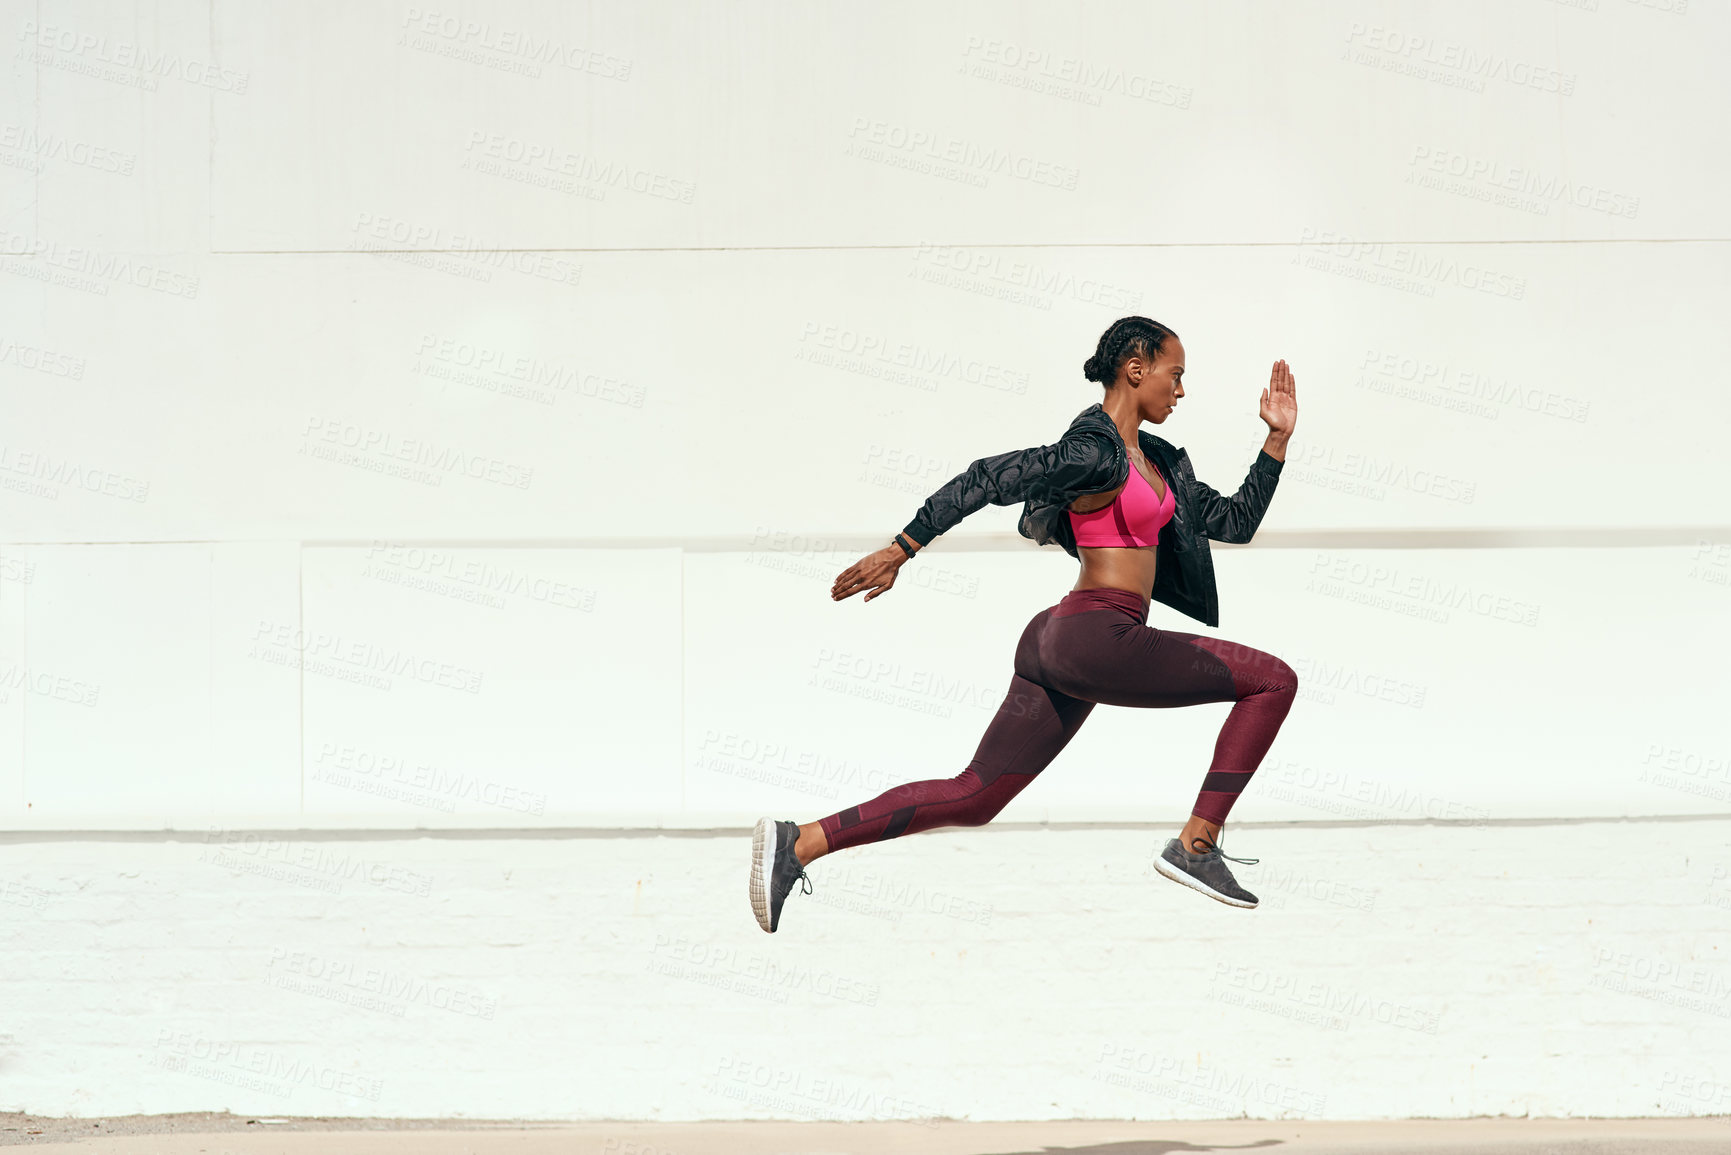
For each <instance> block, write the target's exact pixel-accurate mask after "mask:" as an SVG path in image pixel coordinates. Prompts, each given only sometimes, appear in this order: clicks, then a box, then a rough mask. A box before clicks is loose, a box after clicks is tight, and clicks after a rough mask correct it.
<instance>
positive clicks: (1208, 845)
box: [1190, 837, 1262, 866]
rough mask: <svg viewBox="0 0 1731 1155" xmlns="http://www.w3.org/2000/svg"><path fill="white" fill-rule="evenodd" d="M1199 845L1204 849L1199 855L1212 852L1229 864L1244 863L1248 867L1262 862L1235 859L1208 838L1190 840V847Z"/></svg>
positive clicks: (1252, 859) (1255, 859)
mask: <svg viewBox="0 0 1731 1155" xmlns="http://www.w3.org/2000/svg"><path fill="white" fill-rule="evenodd" d="M1199 843H1200V844H1201V846H1202V849H1201V851H1199V852H1198V853H1201V854H1208V853H1210V852H1212V853H1214V854H1218V855H1219V856H1220V857H1222V858H1224V859H1225V860H1226V861H1228V862H1242V863H1243V864H1245V865H1246V866H1254V865H1255V864H1256V863H1258V862H1261V861H1262V860H1261V859H1260V858H1234V857H1232V856H1231V855H1230V854H1228V853H1226V852H1225V851H1224V850H1222V849H1220V844H1219V843H1218V842H1211V841H1210V840H1209V839H1208V838H1207V837H1202V838H1192V839H1191V840H1190V845H1191V846H1192V847H1195V846H1196V845H1197V844H1199Z"/></svg>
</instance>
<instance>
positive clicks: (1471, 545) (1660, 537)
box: [0, 525, 1731, 554]
mask: <svg viewBox="0 0 1731 1155" xmlns="http://www.w3.org/2000/svg"><path fill="white" fill-rule="evenodd" d="M778 532H781V531H778ZM785 533H786V535H787V536H788V537H790V538H792V537H808V538H813V539H816V540H819V541H822V542H824V543H826V544H828V545H830V546H832V547H833V548H834V549H840V550H849V549H862V548H867V549H876V548H877V547H878V545H879V544H881V542H880V539H879V536H880V535H877V534H871V533H855V534H840V533H834V532H831V531H828V530H817V529H814V530H809V531H808V530H787V531H785ZM1703 540H1706V541H1731V526H1720V525H1694V526H1668V527H1667V526H1624V527H1602V528H1596V527H1581V528H1576V529H1570V528H1516V529H1264V530H1261V531H1259V532H1258V533H1257V535H1256V539H1255V540H1254V541H1252V542H1248V543H1243V544H1234V543H1229V542H1220V541H1212V540H1211V541H1210V542H1209V546H1210V548H1213V549H1313V548H1316V547H1319V546H1333V547H1339V548H1352V547H1357V548H1361V549H1555V548H1579V549H1604V548H1625V547H1664V546H1679V545H1698V544H1700V543H1701V542H1702V541H1703ZM249 544H274V545H298V546H301V547H303V548H308V549H406V548H416V549H683V550H686V551H687V552H691V553H791V554H800V553H806V552H808V551H806V550H802V549H773V548H767V547H764V546H761V545H756V544H754V538H753V537H751V536H748V535H745V534H740V535H737V536H735V535H718V536H715V537H589V538H581V537H563V538H408V537H403V538H392V539H390V540H384V539H381V538H336V537H332V538H280V537H259V538H252V537H246V538H242V537H229V538H163V539H158V540H145V539H136V540H125V541H118V540H117V541H6V542H0V549H5V548H8V547H17V546H62V545H129V546H130V545H249ZM933 544H934V545H936V544H938V543H937V542H936V541H934V543H933ZM942 546H943V549H944V550H945V551H946V552H948V551H951V550H965V551H968V552H974V553H994V552H1008V551H1010V550H1015V551H1022V550H1037V549H1039V548H1041V547H1039V546H1036V545H1034V544H1033V543H1032V542H1030V541H1029V540H1028V539H1026V538H1024V537H1022V536H1021V535H1020V534H1018V533H1009V532H1004V533H975V534H968V535H965V536H948V537H946V538H944V540H943V542H942ZM926 548H928V549H929V548H932V546H928V547H926Z"/></svg>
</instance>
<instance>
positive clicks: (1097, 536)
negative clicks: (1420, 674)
mask: <svg viewBox="0 0 1731 1155" xmlns="http://www.w3.org/2000/svg"><path fill="white" fill-rule="evenodd" d="M1082 372H1083V375H1084V376H1086V377H1087V379H1088V380H1090V381H1097V382H1099V383H1100V384H1101V385H1103V386H1105V395H1104V396H1103V397H1102V399H1101V400H1100V401H1099V402H1098V403H1096V404H1094V405H1090V406H1089V407H1088V408H1087V409H1084V410H1083V411H1082V412H1081V413H1079V414H1077V415H1076V418H1075V419H1074V420H1073V421H1072V422H1071V424H1070V428H1069V430H1068V431H1067V432H1066V433H1065V434H1064V436H1063V437H1062V438H1061V439H1060V440H1058V441H1057V442H1055V443H1054V444H1052V445H1044V446H1039V447H1037V448H1034V449H1023V450H1014V451H1011V452H1008V453H1001V454H998V455H996V456H994V457H983V458H980V459H979V460H977V461H974V462H972V463H971V464H970V465H969V466H968V468H967V469H966V470H964V471H963V472H962V473H960V474H958V475H957V476H956V477H955V478H953V479H952V480H951V481H949V482H948V483H947V484H945V485H944V486H943V488H941V489H939V490H938V491H937V492H936V493H934V494H932V495H931V497H929V498H927V499H926V503H925V504H924V505H923V506H921V508H920V510H919V512H918V513H917V514H915V516H914V518H913V520H912V521H910V522H908V524H907V527H906V528H905V529H903V530H902V531H901V532H900V533H898V534H897V535H896V536H895V538H894V539H892V543H891V544H890V545H888V546H886V547H885V548H883V549H880V550H878V551H877V552H876V553H873V554H870V555H868V556H867V557H864V558H861V559H860V560H859V561H858V562H857V563H855V564H854V565H851V566H849V567H848V568H847V569H846V570H844V571H843V572H842V574H841V576H840V577H838V578H836V581H835V585H834V586H833V587H832V588H831V590H830V596H831V597H832V598H834V599H835V600H837V601H840V600H842V599H844V598H849V597H852V596H853V595H854V594H856V593H859V592H860V591H861V590H866V591H868V592H867V593H866V596H865V600H866V601H868V602H869V601H871V600H872V599H873V598H874V597H876V596H877V595H879V594H881V593H883V592H884V591H886V590H889V589H891V588H893V587H894V585H895V580H896V573H897V571H898V570H900V569H901V567H902V566H903V565H905V564H906V563H907V561H908V559H909V558H911V557H913V555H914V554H915V553H916V552H918V551H919V550H920V549H922V548H924V547H925V546H926V545H927V544H928V543H930V541H931V540H932V539H933V538H934V537H936V536H937V535H938V534H940V533H943V532H945V531H946V530H948V529H950V528H952V527H954V526H955V525H956V524H958V523H959V522H961V520H962V519H963V518H964V517H966V516H967V515H968V514H970V513H973V512H974V511H976V510H978V509H981V508H983V507H984V506H985V505H986V504H987V503H991V504H993V505H1012V504H1014V503H1015V502H1017V501H1022V502H1024V503H1025V505H1024V508H1023V512H1022V517H1021V521H1020V523H1019V524H1018V530H1019V532H1021V534H1022V535H1023V536H1024V537H1028V538H1031V539H1032V540H1034V541H1035V542H1037V543H1039V544H1041V545H1044V544H1047V543H1048V542H1052V541H1056V542H1058V543H1059V544H1060V545H1062V546H1063V547H1064V549H1065V550H1066V551H1067V552H1068V553H1070V555H1071V556H1073V557H1078V558H1079V559H1080V561H1081V563H1082V572H1081V574H1080V576H1079V577H1078V578H1077V579H1076V584H1075V586H1073V587H1072V588H1071V590H1070V592H1069V593H1068V594H1066V595H1065V596H1064V597H1063V599H1062V600H1060V601H1059V602H1058V603H1057V604H1056V605H1054V606H1049V607H1047V608H1046V609H1043V610H1041V611H1040V612H1039V613H1037V614H1035V615H1034V617H1033V620H1032V621H1030V622H1029V623H1028V625H1027V628H1026V629H1024V630H1023V631H1022V637H1021V640H1020V641H1019V642H1018V643H1017V645H1016V657H1015V676H1014V678H1012V680H1011V682H1010V691H1009V693H1008V694H1007V695H1006V696H1005V698H1004V702H1003V704H1002V705H1001V706H999V708H998V712H997V714H996V716H995V717H994V718H993V719H992V722H991V724H990V725H989V726H987V728H986V733H985V736H984V737H983V738H981V739H980V744H979V748H978V750H977V751H976V752H975V754H974V759H973V761H972V762H970V763H968V766H967V769H965V770H963V771H962V772H961V773H960V774H958V775H957V776H956V777H954V778H945V779H934V780H930V781H925V782H909V783H905V784H903V785H901V786H896V787H892V788H891V789H889V790H886V791H885V792H884V793H883V794H880V795H879V796H878V797H876V798H874V799H872V800H871V801H869V802H865V803H862V804H860V805H858V806H853V807H849V808H848V809H846V810H842V811H839V812H838V813H835V814H831V815H829V816H828V817H827V818H822V819H819V820H818V821H816V822H808V823H805V824H804V825H800V824H798V823H795V822H791V821H782V822H777V821H774V820H773V819H769V818H763V819H760V820H759V821H758V824H757V829H756V832H755V834H754V835H753V839H752V862H751V904H752V909H753V911H754V912H755V913H756V915H757V920H758V924H759V925H760V926H762V927H763V929H764V930H766V931H771V932H773V931H774V930H775V929H776V927H777V926H778V925H779V924H780V921H781V908H782V904H783V902H784V900H785V899H786V897H787V895H788V892H789V891H790V890H791V889H792V888H793V884H794V883H795V882H802V883H804V889H805V892H806V893H808V894H809V893H810V892H811V880H810V879H809V878H808V877H807V876H806V874H805V869H804V868H805V866H806V864H808V863H810V862H811V861H812V860H813V859H816V858H819V857H822V856H823V855H825V854H829V853H831V852H833V851H836V850H842V849H845V848H847V847H850V846H858V845H860V844H862V843H866V842H879V841H882V840H883V839H886V838H896V837H899V836H901V835H903V834H912V833H914V832H915V831H919V830H929V829H931V828H933V827H938V826H979V825H982V824H984V823H986V822H989V821H991V819H992V818H993V817H994V816H995V815H996V814H997V813H998V812H999V811H1000V810H1002V809H1003V808H1004V805H1005V804H1006V803H1008V802H1009V801H1010V799H1012V798H1014V797H1015V796H1016V795H1017V794H1018V793H1019V792H1020V791H1021V790H1022V788H1023V787H1025V786H1027V784H1028V783H1030V782H1032V781H1033V780H1034V776H1035V775H1036V774H1038V773H1039V772H1040V771H1041V770H1043V769H1045V768H1046V766H1047V765H1048V764H1049V763H1050V762H1051V761H1052V759H1053V758H1056V757H1057V756H1058V752H1059V751H1061V750H1062V749H1063V748H1064V746H1065V745H1066V744H1067V743H1068V742H1069V741H1070V739H1071V738H1073V737H1074V736H1075V734H1076V731H1077V730H1078V729H1080V728H1081V725H1082V722H1083V721H1084V720H1085V719H1086V718H1087V717H1088V714H1089V712H1090V711H1092V710H1093V708H1094V707H1095V705H1097V704H1099V703H1105V704H1107V705H1112V706H1153V707H1159V706H1189V705H1193V704H1195V703H1198V702H1232V703H1233V707H1232V711H1231V713H1230V714H1228V715H1227V718H1226V722H1225V724H1224V725H1223V726H1222V727H1221V729H1220V737H1219V739H1218V740H1217V741H1216V743H1215V746H1214V760H1213V763H1212V765H1210V767H1209V769H1208V773H1207V775H1206V776H1205V777H1204V778H1203V780H1202V788H1201V791H1200V792H1199V793H1198V795H1197V799H1196V804H1195V805H1194V806H1193V807H1192V808H1191V813H1190V819H1189V821H1187V822H1186V823H1185V824H1184V827H1183V829H1182V830H1180V831H1179V833H1178V836H1177V837H1176V838H1173V839H1171V840H1170V841H1168V842H1167V843H1166V846H1165V848H1164V849H1163V850H1162V851H1161V853H1160V856H1159V857H1158V858H1156V859H1155V861H1154V866H1155V868H1156V869H1157V870H1159V871H1160V873H1161V874H1163V875H1165V876H1166V877H1167V878H1170V879H1172V880H1174V881H1176V882H1180V883H1183V884H1184V885H1186V886H1189V887H1192V888H1193V889H1196V890H1199V891H1201V892H1202V893H1203V894H1206V895H1208V896H1209V897H1210V898H1215V899H1218V900H1219V901H1221V902H1224V903H1227V904H1229V905H1231V906H1239V907H1254V906H1255V905H1256V904H1257V899H1256V896H1255V895H1253V894H1251V893H1250V892H1249V891H1247V890H1245V889H1244V888H1243V887H1242V886H1239V885H1238V882H1237V880H1236V879H1234V878H1233V877H1232V872H1231V870H1230V868H1228V867H1227V865H1226V858H1227V856H1226V855H1224V854H1222V853H1221V851H1220V846H1219V841H1220V830H1221V827H1222V826H1223V825H1224V824H1225V822H1226V815H1227V812H1228V811H1230V810H1231V808H1232V804H1233V802H1234V801H1236V800H1237V798H1238V796H1239V794H1240V793H1242V792H1243V790H1244V787H1245V786H1246V784H1248V782H1249V781H1250V776H1251V775H1252V774H1253V773H1254V772H1255V771H1256V768H1257V766H1258V765H1260V764H1261V762H1262V758H1263V756H1264V755H1265V754H1267V752H1268V748H1269V746H1270V745H1271V744H1272V743H1273V741H1274V736H1275V734H1276V733H1277V732H1278V731H1279V729H1280V724H1281V722H1282V721H1284V720H1285V718H1286V714H1287V711H1288V710H1289V709H1290V708H1291V706H1292V699H1293V696H1294V694H1296V692H1297V689H1298V682H1297V678H1296V676H1295V675H1294V673H1293V671H1292V667H1291V666H1288V665H1287V664H1286V663H1285V662H1283V661H1281V660H1280V659H1279V658H1277V657H1275V656H1274V655H1272V654H1266V653H1263V652H1262V651H1260V650H1253V649H1250V648H1249V647H1247V646H1241V645H1237V644H1235V643H1232V642H1228V641H1225V640H1223V639H1220V638H1211V637H1202V636H1199V635H1196V634H1189V633H1181V632H1179V631H1177V630H1162V629H1155V628H1154V627H1151V626H1149V625H1148V624H1147V620H1148V605H1149V601H1150V600H1151V599H1156V600H1159V601H1161V602H1163V603H1165V604H1166V605H1168V606H1171V607H1172V608H1174V609H1177V610H1178V611H1180V612H1181V613H1184V614H1186V615H1188V616H1190V617H1192V618H1195V619H1197V620H1198V621H1201V622H1202V623H1204V624H1205V625H1209V626H1215V625H1218V624H1219V620H1218V608H1217V603H1216V597H1215V588H1214V570H1213V567H1212V563H1211V562H1210V560H1209V555H1208V539H1210V538H1212V539H1214V540H1215V541H1227V542H1246V541H1249V540H1250V538H1251V536H1252V535H1253V534H1254V533H1255V532H1256V527H1257V525H1258V524H1259V523H1260V522H1261V520H1262V515H1263V513H1264V512H1265V511H1266V510H1267V508H1268V502H1269V499H1270V498H1271V497H1273V495H1274V487H1275V483H1276V482H1277V480H1278V479H1279V476H1280V470H1281V466H1282V465H1283V464H1284V463H1285V460H1286V445H1287V441H1288V439H1289V438H1290V437H1291V436H1292V428H1293V424H1294V422H1295V421H1296V420H1297V417H1298V401H1297V397H1296V394H1295V393H1294V383H1293V379H1292V371H1291V370H1290V369H1289V368H1288V367H1287V364H1286V362H1285V361H1276V362H1275V363H1274V370H1273V373H1272V375H1271V376H1270V377H1269V381H1268V388H1267V389H1265V390H1263V392H1262V405H1261V417H1262V420H1263V421H1264V422H1266V423H1267V425H1268V439H1267V440H1266V441H1265V442H1264V443H1263V446H1262V450H1261V451H1260V452H1259V453H1258V454H1257V455H1256V461H1255V463H1254V464H1252V465H1251V467H1250V473H1249V475H1248V476H1247V477H1246V478H1245V479H1244V484H1243V485H1241V486H1240V487H1239V489H1238V492H1237V493H1235V494H1233V495H1232V496H1231V497H1230V498H1224V497H1222V496H1221V495H1220V494H1219V493H1218V492H1217V491H1215V490H1214V489H1211V488H1210V487H1209V486H1207V485H1205V484H1203V483H1202V482H1200V481H1198V480H1197V479H1196V475H1195V473H1194V472H1193V471H1192V470H1191V468H1190V459H1189V455H1188V454H1187V453H1185V451H1184V450H1182V449H1179V448H1178V447H1176V446H1174V445H1173V444H1172V443H1171V442H1168V441H1164V440H1162V439H1161V438H1159V437H1156V436H1154V435H1153V434H1151V433H1147V432H1144V431H1143V430H1142V429H1141V425H1142V423H1143V422H1144V421H1152V422H1154V423H1155V424H1156V425H1159V424H1163V423H1164V422H1165V420H1166V418H1167V417H1169V416H1171V415H1172V413H1173V411H1174V410H1175V409H1176V408H1177V405H1178V400H1179V398H1181V397H1183V396H1184V346H1183V344H1182V343H1181V342H1180V341H1179V340H1178V335H1177V334H1176V333H1173V332H1172V331H1171V330H1170V329H1168V328H1166V327H1165V326H1164V325H1161V324H1159V323H1157V322H1155V321H1151V320H1149V319H1148V318H1147V317H1125V318H1122V319H1121V320H1119V321H1117V322H1115V323H1114V324H1113V325H1112V326H1111V327H1110V328H1109V329H1107V330H1106V332H1105V333H1104V334H1102V335H1101V337H1100V344H1099V347H1098V348H1097V349H1096V350H1095V353H1094V355H1093V356H1092V357H1090V358H1088V360H1087V361H1086V362H1085V363H1084V365H1083V367H1082ZM1231 861H1233V862H1255V861H1256V859H1254V858H1245V859H1241V858H1234V859H1231Z"/></svg>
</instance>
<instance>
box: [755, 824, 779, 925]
mask: <svg viewBox="0 0 1731 1155" xmlns="http://www.w3.org/2000/svg"><path fill="white" fill-rule="evenodd" d="M774 865H775V819H773V818H759V819H758V820H757V828H756V829H755V830H753V831H752V832H751V912H752V913H753V914H755V915H757V925H758V926H761V927H762V928H763V929H764V930H766V931H768V932H769V933H771V934H774V933H775V931H774V929H773V928H772V927H771V926H770V925H769V872H770V869H771V868H772V867H774Z"/></svg>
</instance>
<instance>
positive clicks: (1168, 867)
mask: <svg viewBox="0 0 1731 1155" xmlns="http://www.w3.org/2000/svg"><path fill="white" fill-rule="evenodd" d="M1154 869H1155V870H1158V871H1159V872H1160V873H1161V874H1164V875H1165V876H1166V877H1167V878H1170V879H1171V880H1172V881H1173V882H1181V883H1183V884H1184V885H1185V886H1188V887H1189V888H1190V889H1191V890H1194V891H1196V892H1198V893H1199V894H1206V895H1207V896H1208V897H1209V898H1212V899H1213V900H1214V901H1215V902H1224V903H1225V904H1226V905H1227V906H1237V907H1242V908H1244V909H1246V910H1255V909H1256V906H1257V904H1256V903H1254V902H1245V901H1244V900H1243V899H1242V898H1233V897H1231V896H1230V895H1225V894H1221V893H1220V892H1219V891H1218V890H1215V889H1214V888H1213V887H1212V886H1209V885H1208V884H1207V883H1206V882H1203V881H1202V880H1201V879H1199V878H1193V877H1192V876H1190V875H1188V874H1185V873H1184V872H1183V871H1182V870H1179V869H1178V868H1177V867H1176V866H1173V865H1172V864H1171V863H1170V862H1167V861H1166V860H1165V859H1164V858H1156V859H1155V860H1154Z"/></svg>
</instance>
